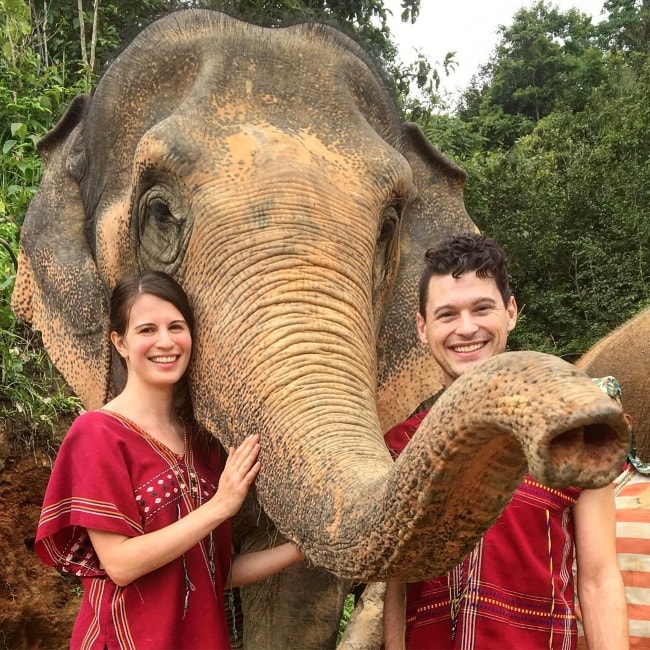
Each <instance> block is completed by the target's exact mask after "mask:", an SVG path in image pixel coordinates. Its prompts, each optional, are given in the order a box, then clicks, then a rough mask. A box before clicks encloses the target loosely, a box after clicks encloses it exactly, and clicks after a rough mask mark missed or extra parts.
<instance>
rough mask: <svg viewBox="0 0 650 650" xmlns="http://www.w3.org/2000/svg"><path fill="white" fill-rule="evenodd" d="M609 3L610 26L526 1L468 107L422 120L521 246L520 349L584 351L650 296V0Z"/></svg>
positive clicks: (515, 279) (473, 199) (482, 215)
mask: <svg viewBox="0 0 650 650" xmlns="http://www.w3.org/2000/svg"><path fill="white" fill-rule="evenodd" d="M605 8H606V10H609V14H610V19H609V20H605V21H603V22H602V23H600V24H599V26H598V29H597V30H596V29H594V28H593V26H592V25H591V24H590V22H589V21H588V20H586V19H585V17H583V16H581V15H580V14H577V13H576V12H567V13H566V14H561V13H559V12H558V11H557V10H553V9H549V8H548V7H545V6H544V5H542V4H538V5H536V6H535V7H533V8H532V9H531V10H521V11H520V12H518V13H517V14H516V15H515V18H514V24H513V25H512V26H510V27H506V28H504V30H503V31H502V35H503V39H502V41H501V43H500V44H499V46H498V47H497V49H496V52H495V56H494V58H493V60H492V61H491V62H490V64H489V66H487V67H486V68H485V70H484V73H485V74H484V76H483V78H482V79H481V81H480V82H477V81H475V82H474V83H473V84H472V86H471V87H470V89H468V90H467V91H466V92H465V94H464V100H463V102H462V103H461V108H460V110H459V111H458V113H457V114H456V115H454V116H449V115H445V116H438V118H437V120H436V121H435V122H434V123H431V122H424V121H423V122H422V126H423V129H424V130H425V133H426V134H427V135H428V136H429V137H430V138H431V139H432V141H434V142H436V143H437V144H438V145H439V146H440V148H441V149H442V150H443V151H445V152H446V153H448V154H449V155H450V156H451V157H452V158H454V159H455V160H456V161H457V162H459V163H460V164H461V165H462V166H464V167H465V169H466V170H467V171H468V173H469V179H468V182H467V187H466V194H465V196H466V204H467V207H468V211H469V213H470V214H471V215H472V217H473V218H474V220H475V222H476V223H477V225H478V226H479V227H480V228H481V230H482V231H483V232H485V233H486V234H489V235H492V236H494V237H495V238H496V239H497V240H498V241H500V242H501V243H502V244H503V246H504V248H505V249H506V251H507V252H508V254H509V258H510V271H511V277H512V283H513V289H514V291H515V294H516V296H517V299H518V302H519V306H520V310H521V318H520V321H519V324H518V326H517V328H516V330H515V331H514V332H513V335H512V337H511V339H510V344H511V347H512V348H513V349H537V350H541V351H544V352H549V353H554V354H558V355H561V356H564V357H566V358H568V359H574V358H575V357H576V356H578V355H579V354H581V353H583V352H584V351H585V350H586V349H588V348H589V347H590V346H591V345H592V344H593V343H594V342H595V341H596V340H597V339H598V338H600V337H601V336H603V335H605V334H606V333H608V332H609V331H611V330H612V329H613V328H614V327H616V326H617V325H619V324H621V323H622V322H623V321H625V320H627V319H628V318H629V317H630V316H631V315H633V314H634V313H636V312H637V311H638V310H639V309H640V308H642V307H643V306H644V305H648V304H650V282H649V280H650V219H649V215H650V162H649V161H650V135H649V134H650V108H649V106H650V105H649V104H648V97H649V96H650V63H649V59H648V56H647V42H648V40H647V38H645V39H644V38H641V37H640V36H639V35H640V34H642V33H643V34H647V33H650V32H648V25H650V21H649V20H648V16H649V13H648V10H649V9H650V3H649V2H647V1H645V0H644V2H642V3H639V2H633V1H632V0H629V1H627V0H611V1H609V2H606V3H605ZM532 80H536V81H535V83H533V81H532Z"/></svg>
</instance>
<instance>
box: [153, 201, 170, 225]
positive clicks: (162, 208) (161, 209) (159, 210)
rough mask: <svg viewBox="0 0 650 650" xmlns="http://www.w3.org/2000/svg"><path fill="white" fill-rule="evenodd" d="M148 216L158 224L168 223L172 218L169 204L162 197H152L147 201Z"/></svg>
mask: <svg viewBox="0 0 650 650" xmlns="http://www.w3.org/2000/svg"><path fill="white" fill-rule="evenodd" d="M149 216H150V218H151V219H153V220H154V221H156V222H158V223H159V224H161V225H163V224H169V223H171V222H172V221H173V220H174V216H173V215H172V212H171V210H170V209H169V206H168V205H167V203H165V201H163V200H162V199H154V200H153V201H151V203H149Z"/></svg>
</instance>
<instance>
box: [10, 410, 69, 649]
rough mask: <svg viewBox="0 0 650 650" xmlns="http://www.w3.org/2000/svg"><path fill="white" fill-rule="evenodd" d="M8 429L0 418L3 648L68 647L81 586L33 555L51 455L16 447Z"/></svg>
mask: <svg viewBox="0 0 650 650" xmlns="http://www.w3.org/2000/svg"><path fill="white" fill-rule="evenodd" d="M64 426H65V427H66V428H67V423H65V425H64ZM6 428H7V423H4V427H3V423H1V422H0V649H10V650H19V649H21V650H22V649H23V648H29V649H32V648H47V649H48V650H50V649H51V650H55V649H57V648H68V647H69V640H70V631H71V628H72V623H73V621H74V618H75V616H76V614H77V610H78V608H79V604H80V602H81V601H80V596H79V594H80V588H79V585H78V583H76V582H74V581H71V580H70V579H65V578H62V577H60V576H59V574H58V573H57V572H56V571H55V570H54V569H51V568H48V567H46V566H45V565H44V564H43V563H42V562H40V560H38V558H37V557H36V555H35V554H34V535H35V532H36V526H37V523H38V516H39V513H40V509H41V503H42V500H43V493H44V492H45V487H46V485H47V480H48V478H49V475H50V462H51V458H49V457H48V455H47V454H46V453H44V452H43V451H41V450H38V449H37V450H33V449H31V450H30V449H29V448H27V447H25V446H24V445H23V446H19V445H15V446H12V445H11V444H10V443H9V442H8V437H9V436H8V435H7V431H6Z"/></svg>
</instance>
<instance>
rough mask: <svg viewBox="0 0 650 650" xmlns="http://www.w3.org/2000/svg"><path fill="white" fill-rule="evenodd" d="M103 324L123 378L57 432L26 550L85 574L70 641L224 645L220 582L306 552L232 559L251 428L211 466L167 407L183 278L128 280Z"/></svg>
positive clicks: (253, 449)
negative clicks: (98, 404) (105, 398)
mask: <svg viewBox="0 0 650 650" xmlns="http://www.w3.org/2000/svg"><path fill="white" fill-rule="evenodd" d="M110 323H111V333H110V339H111V342H112V343H113V345H114V346H115V349H116V350H117V352H118V354H119V355H120V359H121V360H122V362H123V364H124V366H125V368H126V372H127V379H126V386H125V387H124V390H123V391H122V392H121V393H120V394H119V395H118V396H117V397H116V398H115V399H113V400H111V401H110V402H109V403H108V404H106V405H105V406H104V407H103V408H102V409H101V410H99V411H90V412H88V413H85V414H84V415H82V416H80V417H79V418H77V420H76V421H75V422H74V423H73V425H72V427H71V428H70V431H69V432H68V434H67V436H66V437H65V439H64V441H63V444H62V445H61V449H60V452H59V454H58V456H57V459H56V463H55V465H54V469H53V471H52V476H51V479H50V483H49V485H48V489H47V492H46V495H45V501H44V506H43V511H42V514H41V520H40V523H39V529H38V535H37V539H36V547H35V548H36V552H37V553H38V555H39V556H40V557H41V559H43V561H45V562H46V563H47V564H50V565H53V566H56V567H57V568H59V569H60V570H61V571H63V572H67V573H73V574H76V575H78V576H80V577H81V579H82V583H83V586H84V596H83V600H82V604H81V610H80V612H79V615H78V617H77V620H76V623H75V626H74V629H73V633H72V640H71V647H73V648H76V647H84V648H91V647H92V648H94V647H99V648H105V647H178V648H180V647H218V648H227V647H229V639H228V628H227V624H226V618H225V608H224V603H223V595H222V594H223V591H224V588H226V586H228V585H230V586H236V585H238V584H244V583H246V582H251V581H253V580H257V579H260V578H263V577H267V576H268V575H270V574H272V573H275V572H276V571H278V570H279V569H281V568H283V567H284V566H286V565H288V564H292V563H294V562H297V561H299V560H301V559H302V554H301V553H300V552H299V551H298V550H297V549H296V547H295V546H293V545H291V544H285V545H284V546H280V547H276V548H275V549H271V550H268V551H262V552H260V553H257V554H255V553H252V554H249V555H247V556H238V557H234V558H231V527H230V517H231V516H232V515H234V514H235V513H236V512H237V511H238V510H239V508H240V506H241V504H242V501H243V499H244V497H245V496H246V493H247V492H248V488H249V487H250V485H251V484H252V482H253V481H254V479H255V477H256V476H257V472H258V471H259V468H260V464H259V462H258V461H257V456H258V453H259V448H260V446H259V441H258V437H257V436H249V437H248V438H247V439H246V440H245V441H244V442H243V443H242V445H241V446H240V447H239V448H238V449H236V450H235V449H232V448H231V450H230V455H229V458H228V460H227V462H226V464H225V467H223V469H221V462H220V458H219V453H218V450H217V447H216V445H214V444H212V445H210V444H209V443H208V442H207V441H205V440H199V439H197V437H196V435H195V428H194V427H193V425H192V421H191V418H190V419H189V420H186V421H183V420H182V419H181V417H179V414H178V412H177V410H176V409H175V407H174V396H175V393H176V392H177V390H178V387H179V386H180V385H181V383H180V382H181V380H182V378H183V376H184V374H185V371H186V370H187V367H188V364H189V362H190V356H191V352H192V332H193V329H194V319H193V315H192V311H191V309H190V306H189V303H188V300H187V296H186V295H185V292H184V291H183V289H182V288H181V287H180V285H179V284H178V283H177V282H176V281H175V280H173V279H172V278H171V277H169V276H167V275H166V274H164V273H160V272H145V273H139V274H134V275H130V276H127V277H126V278H124V279H123V280H122V281H121V282H119V283H118V285H117V287H116V288H115V290H114V291H113V294H112V296H111V302H110ZM80 458H81V459H82V460H83V462H82V463H79V462H78V461H79V459H80ZM152 611H155V612H156V616H155V617H154V616H152V615H151V612H152Z"/></svg>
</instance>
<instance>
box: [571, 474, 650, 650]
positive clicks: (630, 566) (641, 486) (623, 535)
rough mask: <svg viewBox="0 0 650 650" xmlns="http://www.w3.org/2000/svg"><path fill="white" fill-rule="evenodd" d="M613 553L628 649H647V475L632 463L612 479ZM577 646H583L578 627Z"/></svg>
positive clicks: (649, 645) (649, 499) (649, 577)
mask: <svg viewBox="0 0 650 650" xmlns="http://www.w3.org/2000/svg"><path fill="white" fill-rule="evenodd" d="M615 484H616V487H615V490H614V494H615V496H616V554H617V557H618V566H619V568H620V570H621V574H622V575H623V582H624V583H625V596H626V600H627V613H628V618H629V621H630V649H631V650H640V649H641V648H643V649H644V650H650V476H645V475H643V474H641V473H640V472H638V471H637V470H636V469H635V468H634V467H633V466H632V465H629V467H628V468H627V469H626V470H625V471H624V472H623V473H622V474H621V475H620V476H619V477H618V478H617V479H616V481H615ZM578 634H579V639H578V648H586V647H587V645H586V643H585V638H584V636H582V634H583V632H582V629H581V626H578Z"/></svg>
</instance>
